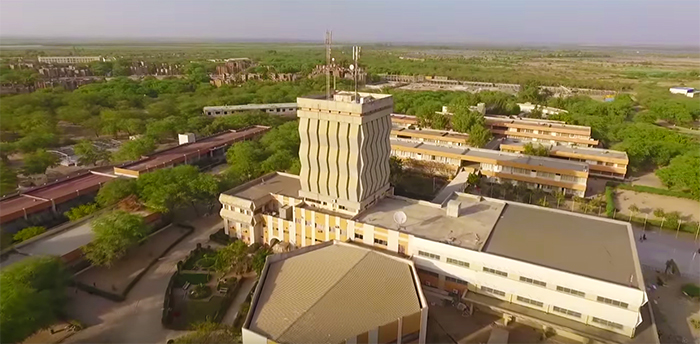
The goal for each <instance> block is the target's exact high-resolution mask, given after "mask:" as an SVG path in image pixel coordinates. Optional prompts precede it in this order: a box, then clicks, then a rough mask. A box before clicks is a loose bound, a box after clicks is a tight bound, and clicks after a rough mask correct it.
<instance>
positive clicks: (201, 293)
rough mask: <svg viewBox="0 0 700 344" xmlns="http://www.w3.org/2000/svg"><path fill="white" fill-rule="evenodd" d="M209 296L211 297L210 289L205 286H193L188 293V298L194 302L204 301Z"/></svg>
mask: <svg viewBox="0 0 700 344" xmlns="http://www.w3.org/2000/svg"><path fill="white" fill-rule="evenodd" d="M209 295H211V288H210V287H209V286H208V285H205V284H199V285H197V286H195V287H194V288H192V290H190V292H189V293H188V296H189V298H190V299H194V300H198V299H204V298H206V297H209Z"/></svg>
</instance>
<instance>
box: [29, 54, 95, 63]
mask: <svg viewBox="0 0 700 344" xmlns="http://www.w3.org/2000/svg"><path fill="white" fill-rule="evenodd" d="M38 59H39V62H40V63H54V64H80V63H90V62H97V61H104V60H105V59H104V58H103V57H102V56H39V57H38Z"/></svg>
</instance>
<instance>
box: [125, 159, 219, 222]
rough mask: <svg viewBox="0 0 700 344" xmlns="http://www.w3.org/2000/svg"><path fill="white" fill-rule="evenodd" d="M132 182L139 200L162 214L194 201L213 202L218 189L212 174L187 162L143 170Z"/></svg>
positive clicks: (192, 203) (191, 203)
mask: <svg viewBox="0 0 700 344" xmlns="http://www.w3.org/2000/svg"><path fill="white" fill-rule="evenodd" d="M136 185H137V190H138V191H137V193H138V196H139V199H141V201H142V202H143V203H144V204H145V205H146V206H147V207H149V208H150V209H153V210H155V211H159V212H164V213H166V212H170V211H172V210H174V209H175V208H177V207H181V206H184V205H192V206H194V204H195V203H196V202H202V201H205V202H213V201H214V200H215V199H216V195H217V194H218V191H219V187H218V184H217V181H216V179H215V178H214V177H213V176H211V175H209V174H206V173H200V172H199V170H198V169H197V167H195V166H191V165H180V166H176V167H173V168H168V169H162V170H157V171H153V172H150V173H146V174H144V175H142V176H141V177H139V179H138V180H137V182H136Z"/></svg>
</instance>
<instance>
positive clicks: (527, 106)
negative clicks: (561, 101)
mask: <svg viewBox="0 0 700 344" xmlns="http://www.w3.org/2000/svg"><path fill="white" fill-rule="evenodd" d="M518 106H519V107H520V111H522V112H525V113H531V112H532V111H534V110H535V109H537V110H539V111H541V112H542V116H543V117H545V118H547V116H549V115H558V114H560V113H566V112H568V111H566V110H562V109H557V108H554V107H551V106H542V105H536V104H532V103H530V102H527V103H518Z"/></svg>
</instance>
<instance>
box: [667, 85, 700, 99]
mask: <svg viewBox="0 0 700 344" xmlns="http://www.w3.org/2000/svg"><path fill="white" fill-rule="evenodd" d="M668 90H669V91H670V92H671V93H673V94H682V95H684V96H686V97H689V98H693V97H695V93H697V92H696V91H695V89H694V88H692V87H680V86H679V87H671V88H669V89H668Z"/></svg>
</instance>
